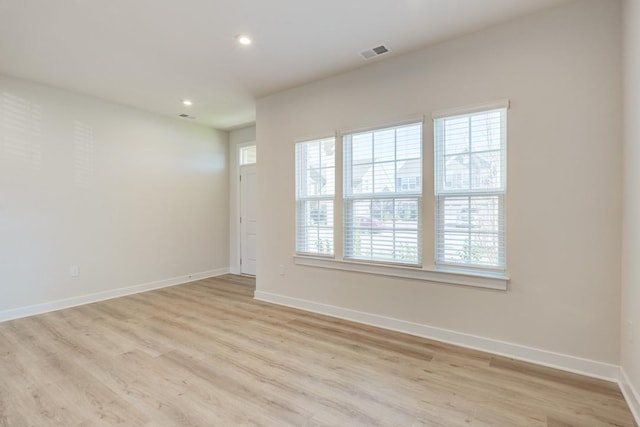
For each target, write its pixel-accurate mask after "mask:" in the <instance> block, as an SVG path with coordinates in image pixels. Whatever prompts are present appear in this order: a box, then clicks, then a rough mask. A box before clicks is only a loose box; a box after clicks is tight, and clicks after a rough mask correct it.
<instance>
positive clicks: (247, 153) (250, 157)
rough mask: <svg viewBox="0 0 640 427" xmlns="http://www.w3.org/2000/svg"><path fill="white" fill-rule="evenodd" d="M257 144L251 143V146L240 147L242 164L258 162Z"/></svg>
mask: <svg viewBox="0 0 640 427" xmlns="http://www.w3.org/2000/svg"><path fill="white" fill-rule="evenodd" d="M256 155H257V151H256V146H255V145H251V146H249V147H242V148H240V164H241V165H249V164H252V163H255V162H256Z"/></svg>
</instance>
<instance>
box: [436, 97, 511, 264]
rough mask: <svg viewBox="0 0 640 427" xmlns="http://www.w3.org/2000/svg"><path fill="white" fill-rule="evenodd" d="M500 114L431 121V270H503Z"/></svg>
mask: <svg viewBox="0 0 640 427" xmlns="http://www.w3.org/2000/svg"><path fill="white" fill-rule="evenodd" d="M506 108H507V106H506V105H505V106H502V107H500V108H495V109H490V110H485V111H474V112H470V113H463V112H456V113H453V114H452V115H443V116H440V117H435V119H434V125H435V168H436V186H435V187H436V188H435V195H436V242H435V249H436V263H437V264H441V265H454V266H470V267H480V268H492V269H504V268H505V267H506V250H505V195H506V184H507V179H506V178H507V175H506V111H507V110H506Z"/></svg>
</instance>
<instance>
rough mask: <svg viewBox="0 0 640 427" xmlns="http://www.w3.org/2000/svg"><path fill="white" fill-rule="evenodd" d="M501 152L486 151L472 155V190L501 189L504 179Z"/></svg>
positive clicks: (470, 170) (470, 168) (470, 171)
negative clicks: (501, 173) (501, 174)
mask: <svg viewBox="0 0 640 427" xmlns="http://www.w3.org/2000/svg"><path fill="white" fill-rule="evenodd" d="M501 155H502V153H500V151H485V152H482V153H477V154H476V153H474V154H471V157H470V165H469V173H470V175H471V188H475V189H483V188H485V189H489V188H500V187H501V186H502V178H501V176H500V172H501V169H502V168H501V167H500V162H501Z"/></svg>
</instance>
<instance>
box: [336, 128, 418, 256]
mask: <svg viewBox="0 0 640 427" xmlns="http://www.w3.org/2000/svg"><path fill="white" fill-rule="evenodd" d="M343 150H344V168H343V169H344V195H343V208H344V217H343V220H344V228H343V233H344V235H343V237H344V258H345V259H353V260H364V261H380V262H387V263H397V264H410V265H420V264H421V263H422V231H421V230H422V215H421V205H422V123H413V124H408V125H403V126H396V127H390V128H384V129H377V130H371V131H366V132H358V133H350V134H345V135H343Z"/></svg>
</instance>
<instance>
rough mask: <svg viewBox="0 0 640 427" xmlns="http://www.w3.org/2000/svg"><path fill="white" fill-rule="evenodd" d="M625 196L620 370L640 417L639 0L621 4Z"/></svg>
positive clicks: (627, 0) (630, 0)
mask: <svg viewBox="0 0 640 427" xmlns="http://www.w3.org/2000/svg"><path fill="white" fill-rule="evenodd" d="M623 16H624V17H625V22H624V28H625V32H624V45H625V50H624V57H625V61H624V73H625V79H624V94H625V96H624V111H625V115H624V118H625V126H624V146H623V150H624V151H623V154H624V156H623V158H624V193H623V213H622V218H623V224H622V227H623V228H622V260H623V261H622V300H621V301H622V317H621V323H622V334H621V336H622V340H621V342H622V357H621V364H622V368H623V369H624V371H625V372H626V374H627V376H628V377H629V379H630V381H631V383H632V384H633V386H634V388H635V390H636V399H638V401H637V402H636V405H638V406H637V408H636V411H638V416H640V395H639V394H637V393H640V1H639V0H626V1H625V4H624V15H623Z"/></svg>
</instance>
